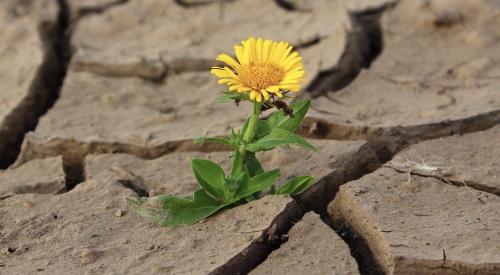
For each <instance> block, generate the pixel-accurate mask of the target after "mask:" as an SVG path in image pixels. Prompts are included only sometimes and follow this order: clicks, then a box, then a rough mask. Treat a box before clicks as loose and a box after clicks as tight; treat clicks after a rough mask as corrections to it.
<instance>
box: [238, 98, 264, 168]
mask: <svg viewBox="0 0 500 275" xmlns="http://www.w3.org/2000/svg"><path fill="white" fill-rule="evenodd" d="M261 108H262V104H261V103H257V102H255V103H254V105H253V113H252V115H251V116H250V119H249V120H248V125H247V127H246V128H245V130H244V132H243V140H242V141H243V142H242V143H241V146H240V148H239V150H238V152H237V153H239V154H236V155H235V161H234V163H233V172H232V175H233V176H235V175H236V174H238V173H239V172H240V171H243V170H245V160H246V155H247V150H245V145H246V144H248V143H249V142H251V141H252V138H253V136H254V135H255V129H256V128H257V121H258V120H259V115H260V109H261Z"/></svg>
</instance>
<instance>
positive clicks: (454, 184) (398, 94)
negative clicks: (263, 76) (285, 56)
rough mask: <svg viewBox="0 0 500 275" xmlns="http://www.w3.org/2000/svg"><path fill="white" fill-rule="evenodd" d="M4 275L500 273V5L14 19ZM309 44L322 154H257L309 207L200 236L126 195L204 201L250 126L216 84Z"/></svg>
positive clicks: (0, 156)
mask: <svg viewBox="0 0 500 275" xmlns="http://www.w3.org/2000/svg"><path fill="white" fill-rule="evenodd" d="M0 26H1V32H0V41H1V42H0V89H1V90H0V167H1V169H2V170H0V249H1V250H0V273H1V274H34V273H40V274H70V273H75V274H163V273H165V274H207V273H208V274H247V273H250V274H500V28H499V27H498V26H500V1H499V0H400V1H396V0H345V1H342V0H309V1H306V0H295V1H284V0H282V1H278V0H276V1H272V0H232V1H229V0H228V1H219V0H177V1H174V0H128V1H127V0H57V1H56V0H4V1H1V2H0ZM250 35H252V36H262V37H269V38H272V39H275V40H287V41H289V42H291V43H292V44H293V45H295V47H296V48H297V49H298V51H299V52H300V53H301V54H302V56H303V58H304V61H305V66H306V71H307V79H306V82H305V85H304V91H303V92H302V93H301V97H309V98H311V99H312V110H311V111H310V112H309V114H308V117H307V118H306V121H305V123H304V125H303V127H302V128H301V129H300V133H301V134H302V135H303V136H305V137H307V138H309V139H310V140H311V142H312V143H314V144H315V145H316V146H317V147H318V148H319V152H318V153H311V152H306V151H303V150H300V149H298V148H283V149H279V150H277V151H274V152H272V153H271V152H266V153H263V154H261V155H260V156H259V158H260V159H262V161H263V163H264V166H265V167H266V168H268V169H269V168H275V167H282V171H283V175H284V176H283V177H282V178H281V181H280V182H283V181H285V180H286V179H288V178H291V177H293V176H295V175H300V174H311V175H313V176H314V177H315V179H316V182H315V184H314V185H313V186H311V187H310V188H309V189H307V190H306V191H304V192H303V193H301V194H299V195H297V196H295V197H293V198H291V197H283V196H267V197H265V198H263V199H261V200H258V201H254V202H251V203H248V204H245V205H241V206H238V207H235V208H233V209H229V210H225V211H223V212H221V213H219V214H217V215H215V216H213V217H211V218H208V219H205V220H203V221H201V222H199V223H197V224H195V225H192V226H184V227H176V228H167V227H160V226H157V225H154V224H151V223H150V222H148V221H147V220H145V219H143V218H141V217H139V216H137V215H136V214H135V213H133V212H131V211H130V209H128V208H127V206H126V205H125V203H124V201H123V197H125V196H139V195H140V196H145V195H147V194H148V193H149V192H152V191H154V192H155V193H157V194H174V195H179V196H189V195H190V194H191V193H192V191H194V190H195V189H196V184H195V181H194V178H193V176H192V175H191V172H190V170H189V166H188V160H189V158H191V157H194V156H196V157H204V158H209V159H212V160H215V161H217V162H219V163H221V164H222V165H223V166H225V167H228V165H229V164H230V160H229V158H228V152H227V151H226V148H222V147H217V146H207V145H194V144H193V142H192V140H193V138H196V137H198V136H202V135H207V134H209V135H218V134H224V133H226V132H227V131H228V129H230V127H235V126H238V125H241V123H242V121H243V120H244V119H245V117H246V116H247V114H248V113H249V106H244V104H242V106H240V107H239V108H236V107H235V106H233V105H232V104H226V105H215V104H214V99H215V98H216V97H217V96H218V94H217V93H216V92H217V91H220V90H221V89H222V87H219V86H217V84H216V80H215V79H214V78H213V77H212V76H211V75H210V74H209V73H208V69H209V68H210V66H212V65H213V61H212V60H213V59H214V57H215V56H216V55H217V54H218V53H219V52H231V50H232V48H231V47H232V45H234V44H237V43H238V42H239V41H241V40H242V39H245V38H246V37H248V36H250Z"/></svg>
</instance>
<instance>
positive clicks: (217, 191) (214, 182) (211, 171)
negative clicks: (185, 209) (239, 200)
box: [191, 159, 229, 202]
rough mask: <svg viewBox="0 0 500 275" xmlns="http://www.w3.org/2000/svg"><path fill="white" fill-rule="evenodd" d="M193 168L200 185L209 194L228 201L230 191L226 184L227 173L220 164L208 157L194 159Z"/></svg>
mask: <svg viewBox="0 0 500 275" xmlns="http://www.w3.org/2000/svg"><path fill="white" fill-rule="evenodd" d="M191 168H192V170H193V174H194V176H195V177H196V179H197V180H198V183H199V185H200V186H201V187H202V188H203V189H205V190H206V191H207V193H208V194H210V195H212V196H213V197H215V198H217V199H218V200H220V201H223V202H225V201H227V199H228V195H229V194H228V193H229V192H228V190H226V186H225V184H226V181H225V174H224V170H223V169H222V168H221V167H220V166H219V165H218V164H216V163H215V162H213V161H211V160H207V159H192V160H191Z"/></svg>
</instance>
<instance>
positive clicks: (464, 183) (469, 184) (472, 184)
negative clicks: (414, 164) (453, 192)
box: [383, 164, 500, 203]
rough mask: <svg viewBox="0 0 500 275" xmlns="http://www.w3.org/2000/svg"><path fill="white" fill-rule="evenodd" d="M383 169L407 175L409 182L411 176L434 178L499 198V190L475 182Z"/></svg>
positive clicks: (387, 166)
mask: <svg viewBox="0 0 500 275" xmlns="http://www.w3.org/2000/svg"><path fill="white" fill-rule="evenodd" d="M383 167H386V168H390V169H392V170H394V171H396V172H398V173H402V174H408V180H409V181H411V176H412V175H413V176H418V177H423V178H434V179H437V180H440V181H442V182H444V183H446V184H449V185H453V186H456V187H465V188H467V187H469V188H472V189H475V190H478V191H482V192H486V193H489V194H492V195H496V196H500V190H498V189H496V188H493V187H488V186H485V185H482V184H478V183H475V182H470V181H469V182H467V181H465V180H464V181H459V180H455V179H451V178H448V177H444V176H438V175H428V174H424V173H420V172H417V171H414V170H412V169H408V170H404V169H400V168H397V167H394V166H392V165H390V164H386V165H383ZM475 196H476V197H477V199H478V200H479V201H481V202H483V203H484V202H485V201H486V200H485V198H484V196H482V195H480V194H475Z"/></svg>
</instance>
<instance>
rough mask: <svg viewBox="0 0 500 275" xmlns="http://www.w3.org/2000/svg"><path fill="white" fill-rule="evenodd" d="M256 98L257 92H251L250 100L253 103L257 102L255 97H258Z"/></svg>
mask: <svg viewBox="0 0 500 275" xmlns="http://www.w3.org/2000/svg"><path fill="white" fill-rule="evenodd" d="M256 96H257V92H255V91H251V92H250V96H249V97H250V100H251V101H255V97H256Z"/></svg>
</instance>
